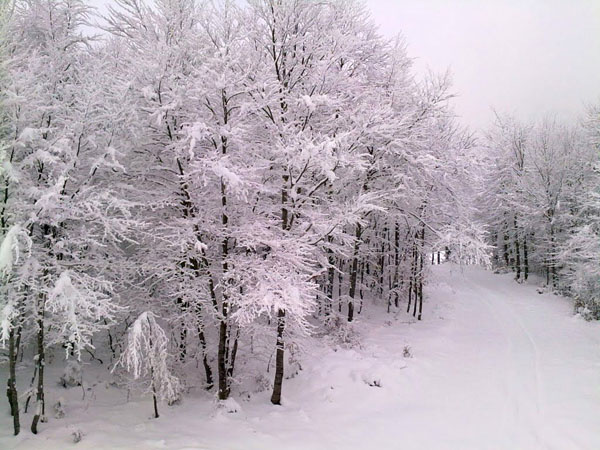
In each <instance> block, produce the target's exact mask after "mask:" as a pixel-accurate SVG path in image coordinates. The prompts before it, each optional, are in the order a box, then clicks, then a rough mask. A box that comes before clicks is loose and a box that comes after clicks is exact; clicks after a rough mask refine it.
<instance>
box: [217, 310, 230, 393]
mask: <svg viewBox="0 0 600 450" xmlns="http://www.w3.org/2000/svg"><path fill="white" fill-rule="evenodd" d="M223 310H224V316H225V315H226V314H227V304H226V303H223ZM217 360H218V361H217V368H218V374H219V394H218V395H219V400H227V398H228V397H229V393H230V389H229V380H228V377H227V323H226V322H225V320H223V319H221V321H220V323H219V351H218V354H217Z"/></svg>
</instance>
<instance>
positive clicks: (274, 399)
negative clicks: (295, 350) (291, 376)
mask: <svg viewBox="0 0 600 450" xmlns="http://www.w3.org/2000/svg"><path fill="white" fill-rule="evenodd" d="M284 330H285V311H284V310H283V309H280V310H279V311H277V343H276V348H277V353H276V356H275V380H274V383H273V394H272V395H271V403H273V404H274V405H281V388H282V385H283V370H284V355H285V353H284V352H285V347H284V340H283V332H284Z"/></svg>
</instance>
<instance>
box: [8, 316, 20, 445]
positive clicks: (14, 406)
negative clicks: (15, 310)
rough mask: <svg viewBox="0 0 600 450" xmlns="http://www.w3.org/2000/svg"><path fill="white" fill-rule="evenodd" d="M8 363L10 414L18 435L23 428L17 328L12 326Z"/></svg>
mask: <svg viewBox="0 0 600 450" xmlns="http://www.w3.org/2000/svg"><path fill="white" fill-rule="evenodd" d="M8 364H9V370H8V388H7V392H6V394H7V396H8V403H9V405H10V414H11V415H12V417H13V430H14V434H15V436H16V435H17V434H19V431H20V430H21V423H20V420H19V396H18V394H17V375H16V366H17V351H16V345H15V330H14V328H12V327H11V329H10V332H9V336H8Z"/></svg>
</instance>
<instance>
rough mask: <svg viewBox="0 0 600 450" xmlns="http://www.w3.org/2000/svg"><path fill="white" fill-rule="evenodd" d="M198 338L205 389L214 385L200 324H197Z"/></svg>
mask: <svg viewBox="0 0 600 450" xmlns="http://www.w3.org/2000/svg"><path fill="white" fill-rule="evenodd" d="M198 340H199V341H200V349H201V350H202V365H203V366H204V374H205V377H206V390H207V391H208V390H210V389H212V387H213V385H214V381H213V375H212V369H211V368H210V364H209V363H208V355H207V352H206V337H205V336H204V330H203V329H202V325H201V324H198Z"/></svg>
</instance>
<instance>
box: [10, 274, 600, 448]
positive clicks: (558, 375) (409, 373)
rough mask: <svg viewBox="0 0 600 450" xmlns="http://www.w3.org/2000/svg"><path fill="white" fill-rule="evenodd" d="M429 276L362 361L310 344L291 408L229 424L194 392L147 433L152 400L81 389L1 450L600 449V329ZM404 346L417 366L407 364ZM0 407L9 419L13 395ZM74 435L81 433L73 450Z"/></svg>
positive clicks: (290, 388)
mask: <svg viewBox="0 0 600 450" xmlns="http://www.w3.org/2000/svg"><path fill="white" fill-rule="evenodd" d="M433 271H434V274H433V275H432V282H431V283H430V285H428V286H427V290H426V302H425V304H424V306H425V311H424V314H425V316H424V320H423V321H422V322H419V323H416V322H415V321H414V320H413V319H412V316H410V315H408V314H406V312H405V308H406V305H404V306H401V308H400V311H397V312H394V313H393V314H385V313H384V309H385V307H384V305H383V304H379V305H373V306H370V307H368V306H369V305H368V306H367V308H365V313H364V314H365V315H363V316H360V317H359V319H358V322H357V325H356V326H357V329H358V330H359V331H360V332H361V333H362V335H363V345H362V348H360V349H344V348H337V349H335V350H334V349H332V348H329V347H327V346H325V345H323V343H322V341H319V340H318V339H314V340H312V341H311V342H312V343H313V344H314V345H313V346H312V347H311V348H312V349H311V352H310V354H308V355H306V356H305V359H304V361H303V367H304V370H302V371H301V372H300V373H299V375H298V376H296V377H295V378H293V379H289V380H286V381H285V383H284V405H283V406H282V407H273V406H271V405H270V404H269V403H268V398H269V393H268V392H263V393H258V394H254V395H253V397H252V399H251V400H250V401H241V400H239V399H238V401H239V403H240V405H241V408H242V409H241V411H240V412H238V413H236V414H228V413H226V412H224V411H216V410H215V408H214V404H213V400H212V398H211V397H210V394H204V393H199V394H195V395H194V396H193V397H191V398H189V397H188V398H186V399H185V400H184V402H183V403H182V404H181V405H179V406H176V407H171V408H169V407H167V406H162V411H161V413H162V415H161V418H160V419H159V420H151V419H148V416H149V415H150V411H151V407H150V401H149V400H148V399H145V400H136V401H132V402H129V403H125V402H124V397H123V395H124V394H123V392H121V391H119V390H117V389H114V388H107V389H106V393H104V392H100V391H99V389H100V388H96V389H97V390H98V392H96V393H95V395H94V398H96V400H94V401H93V402H91V403H90V400H89V398H88V400H87V403H85V402H83V401H81V399H80V397H81V390H78V389H72V390H69V391H65V390H62V389H59V388H56V387H52V388H51V389H52V390H51V391H50V392H49V393H48V394H47V397H48V406H49V408H51V407H52V402H53V400H54V401H55V399H56V398H57V397H58V396H59V395H60V396H62V397H64V398H66V399H67V402H66V404H67V408H66V409H67V416H66V417H65V418H64V419H54V418H51V419H50V422H49V423H47V424H43V426H42V432H41V433H40V435H38V436H37V437H33V436H32V435H31V434H30V433H29V431H28V425H29V423H30V420H31V416H30V414H28V415H25V416H24V417H22V423H23V431H22V432H21V435H20V436H18V437H17V438H13V437H12V436H10V428H9V427H10V418H9V417H8V414H5V415H4V417H3V418H2V421H1V423H0V448H2V449H4V448H6V449H10V448H18V449H42V448H43V449H65V448H70V447H74V448H77V449H105V448H106V449H109V448H120V449H152V448H168V449H207V450H238V449H239V450H252V449H256V450H258V449H261V450H269V449H277V450H300V449H307V450H313V449H314V450H320V449H323V450H325V449H327V450H331V449H334V450H337V449H339V450H353V449H357V450H358V449H361V450H363V449H372V448H373V449H375V448H376V449H378V450H386V449H390V450H395V449H398V450H413V449H414V450H417V449H418V450H421V449H422V450H435V449H441V450H446V449H447V450H470V449H473V450H474V449H477V450H485V449H490V450H504V449H506V450H521V449H523V450H527V449H549V450H569V449H574V450H577V449H582V450H588V449H589V450H594V449H600V324H598V323H589V322H585V321H583V320H582V319H580V318H578V317H575V316H573V315H572V307H571V302H570V301H569V300H567V299H564V298H561V297H558V296H555V295H552V294H542V295H540V294H538V293H537V291H536V287H535V286H534V285H519V284H517V283H515V282H514V281H512V279H511V275H508V274H507V275H495V274H493V273H491V272H488V271H484V270H483V269H480V268H476V267H466V268H459V267H457V266H452V265H449V264H447V265H442V266H435V267H434V268H433ZM382 303H383V302H382ZM405 345H408V346H410V348H411V352H412V354H413V357H410V358H404V357H403V356H402V352H403V349H404V346H405ZM50 374H51V375H49V377H54V378H55V379H56V378H57V376H56V375H55V374H52V371H50ZM104 376H105V375H104ZM20 377H21V379H22V380H27V379H28V371H26V372H22V373H21V374H20ZM47 384H48V385H50V384H52V383H47ZM378 385H379V386H378ZM24 387H25V386H20V392H21V393H22V392H23V391H24ZM0 403H1V405H0V409H1V410H3V411H6V410H7V409H8V406H7V404H6V399H5V398H4V396H2V399H1V401H0ZM73 428H78V429H81V430H82V431H83V432H84V437H83V440H82V441H81V442H80V443H78V444H73V443H72V442H71V441H70V434H71V432H72V430H73Z"/></svg>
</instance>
